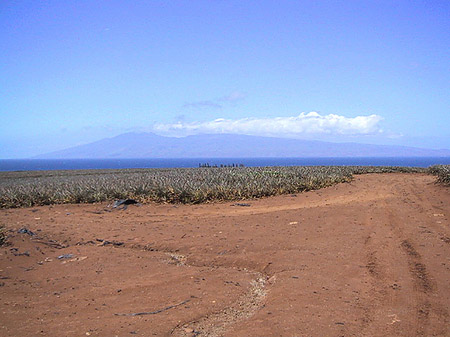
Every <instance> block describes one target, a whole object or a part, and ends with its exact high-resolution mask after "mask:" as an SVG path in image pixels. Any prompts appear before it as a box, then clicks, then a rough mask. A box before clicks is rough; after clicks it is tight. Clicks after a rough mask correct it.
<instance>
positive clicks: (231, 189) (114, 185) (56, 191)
mask: <svg viewBox="0 0 450 337" xmlns="http://www.w3.org/2000/svg"><path fill="white" fill-rule="evenodd" d="M448 167H449V166H448V165H447V166H441V167H440V168H436V172H442V171H444V170H447V171H446V172H447V178H446V179H447V181H448ZM428 170H431V168H430V169H422V168H411V167H383V166H285V167H224V168H180V169H127V170H76V171H27V172H1V173H0V208H13V207H29V206H35V205H50V204H61V203H93V202H101V201H107V200H113V199H124V198H133V199H136V200H138V201H140V202H150V201H152V202H167V203H202V202H208V201H213V200H241V199H249V198H259V197H265V196H271V195H279V194H285V193H297V192H302V191H308V190H313V189H319V188H322V187H326V186H331V185H333V184H336V183H341V182H348V181H350V180H351V179H352V176H353V174H363V173H386V172H407V173H415V172H428ZM436 172H432V173H434V174H437V173H436ZM439 179H441V178H439ZM441 180H443V181H445V179H441Z"/></svg>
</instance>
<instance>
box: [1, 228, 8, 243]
mask: <svg viewBox="0 0 450 337" xmlns="http://www.w3.org/2000/svg"><path fill="white" fill-rule="evenodd" d="M6 241H7V237H6V229H5V226H3V225H0V247H2V246H5V245H6Z"/></svg>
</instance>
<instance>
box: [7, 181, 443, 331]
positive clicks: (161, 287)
mask: <svg viewBox="0 0 450 337" xmlns="http://www.w3.org/2000/svg"><path fill="white" fill-rule="evenodd" d="M434 179H435V178H434V177H431V176H427V175H419V174H409V175H408V174H373V175H362V176H356V177H355V179H354V181H353V182H351V183H346V184H339V185H336V186H333V187H330V188H326V189H323V190H319V191H312V192H307V193H302V194H298V195H297V196H291V195H286V196H279V197H272V198H267V199H261V200H251V201H247V203H249V204H250V205H251V206H249V207H248V206H247V207H246V206H233V204H234V203H215V204H204V205H196V206H192V205H190V206H189V205H177V206H174V205H153V204H152V205H143V206H141V207H137V206H133V205H131V206H129V207H128V209H127V210H124V211H121V210H112V209H111V208H108V207H107V205H106V204H96V205H58V206H45V207H36V208H28V209H10V210H1V211H0V223H2V224H5V225H6V227H7V229H9V230H11V232H10V233H9V234H10V238H9V241H10V245H9V246H6V247H1V248H0V296H1V299H0V336H55V337H56V336H58V337H59V336H200V337H203V336H233V337H236V336H241V337H244V336H291V337H294V336H336V337H338V336H346V337H347V336H450V329H449V326H450V324H449V323H450V318H449V313H450V228H449V224H450V221H449V217H450V189H449V188H446V187H442V186H439V185H436V184H434ZM23 227H26V228H27V229H29V230H31V231H33V232H34V233H36V235H34V236H30V235H28V234H26V233H23V234H19V233H17V230H18V229H20V228H23ZM63 254H72V256H71V257H66V258H62V259H58V256H61V255H63ZM28 255H29V256H28Z"/></svg>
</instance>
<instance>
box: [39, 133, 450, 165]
mask: <svg viewBox="0 0 450 337" xmlns="http://www.w3.org/2000/svg"><path fill="white" fill-rule="evenodd" d="M441 156H442V157H446V156H450V150H446V149H443V150H430V149H422V148H414V147H405V146H391V145H368V144H358V143H330V142H321V141H311V140H299V139H286V138H272V137H258V136H244V135H232V134H214V135H195V136H187V137H183V138H175V137H163V136H158V135H155V134H153V133H125V134H121V135H119V136H116V137H113V138H105V139H102V140H99V141H97V142H93V143H89V144H85V145H80V146H76V147H72V148H68V149H66V150H62V151H56V152H51V153H47V154H43V155H40V156H38V157H36V158H42V159H44V158H45V159H53V158H54V159H68V158H91V159H92V158H188V157H190V158H218V157H222V158H225V157H230V158H244V157H247V158H251V157H441Z"/></svg>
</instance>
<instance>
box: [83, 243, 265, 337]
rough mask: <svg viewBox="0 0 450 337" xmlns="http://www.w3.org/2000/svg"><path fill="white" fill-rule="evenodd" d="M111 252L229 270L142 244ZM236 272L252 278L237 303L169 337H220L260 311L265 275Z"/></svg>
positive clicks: (179, 264)
mask: <svg viewBox="0 0 450 337" xmlns="http://www.w3.org/2000/svg"><path fill="white" fill-rule="evenodd" d="M93 242H94V241H93V240H91V241H87V242H85V243H78V244H93ZM97 246H99V247H105V245H97ZM114 247H115V248H121V249H138V250H143V251H151V252H159V253H164V254H166V255H167V256H168V259H167V260H166V261H165V262H166V263H168V264H175V265H177V266H191V267H205V266H208V267H210V268H214V269H216V268H232V267H227V266H222V265H215V264H212V263H209V264H204V263H201V264H199V263H195V262H194V261H192V259H190V260H191V261H189V259H188V257H187V256H186V255H183V254H181V253H180V252H179V251H175V250H171V249H160V248H155V247H154V246H152V245H142V244H130V245H127V244H120V245H116V246H114ZM239 267H240V270H242V271H243V272H245V273H248V274H251V275H253V279H252V281H251V282H250V287H249V289H248V290H247V291H246V292H245V293H244V294H243V295H241V296H240V297H239V298H238V300H237V301H235V302H234V303H233V304H232V305H231V306H229V307H226V308H223V309H222V310H220V311H218V312H214V313H209V314H206V315H205V316H202V317H200V318H197V319H195V320H192V321H190V322H184V323H181V324H179V325H178V326H176V327H175V328H173V329H172V331H171V334H170V335H171V336H179V337H194V336H205V337H206V336H207V337H219V336H222V335H223V334H224V333H225V332H226V330H227V328H229V327H231V326H232V325H234V324H236V323H238V322H240V321H243V320H245V319H248V318H249V317H251V316H253V315H254V314H255V313H256V312H257V311H258V310H259V309H260V308H262V307H263V301H264V299H265V297H266V296H267V293H268V290H267V284H268V280H269V275H267V274H265V273H263V272H258V271H254V270H250V269H249V268H246V267H242V266H239Z"/></svg>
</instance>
